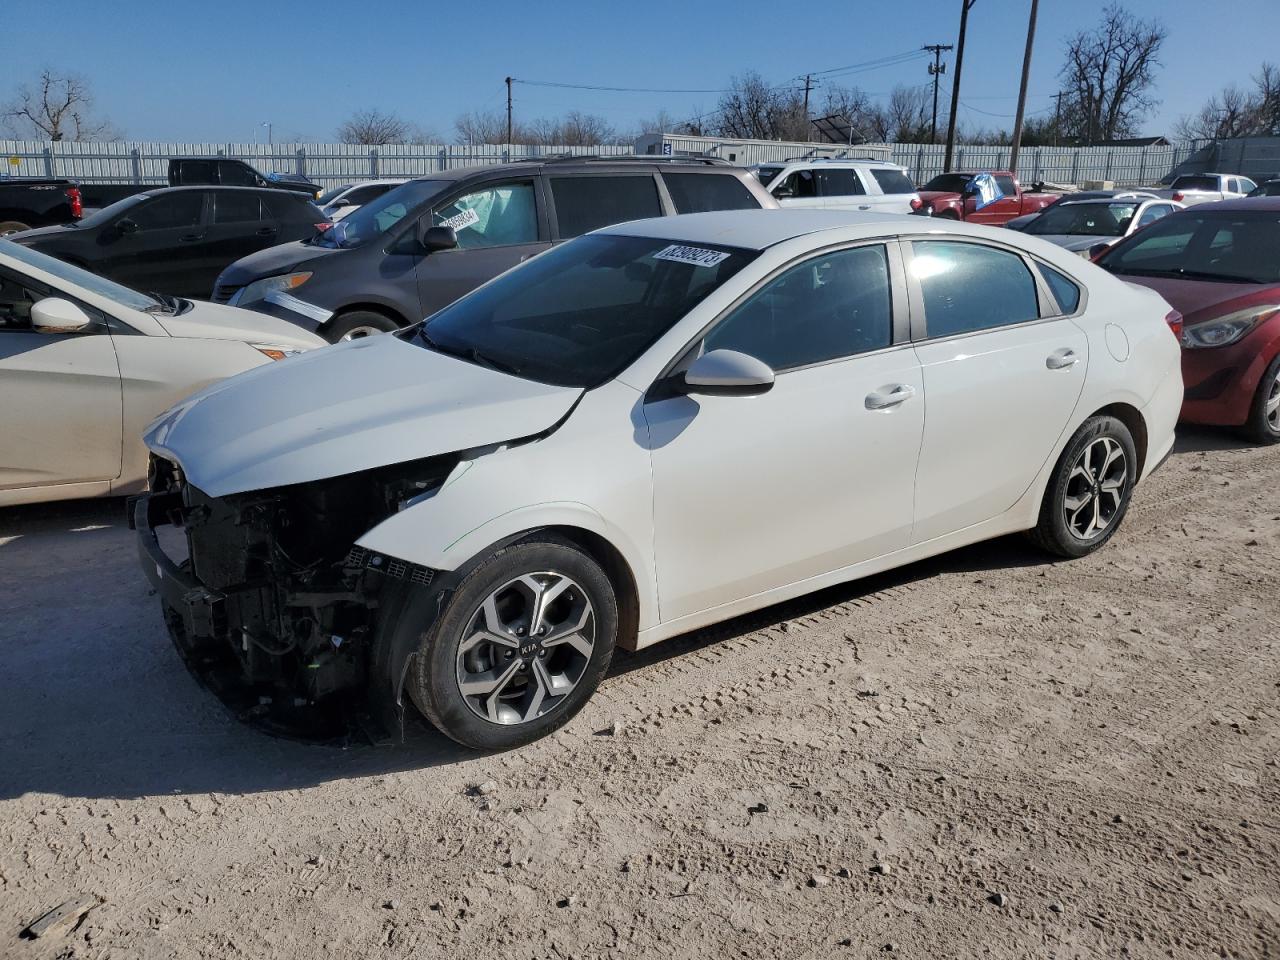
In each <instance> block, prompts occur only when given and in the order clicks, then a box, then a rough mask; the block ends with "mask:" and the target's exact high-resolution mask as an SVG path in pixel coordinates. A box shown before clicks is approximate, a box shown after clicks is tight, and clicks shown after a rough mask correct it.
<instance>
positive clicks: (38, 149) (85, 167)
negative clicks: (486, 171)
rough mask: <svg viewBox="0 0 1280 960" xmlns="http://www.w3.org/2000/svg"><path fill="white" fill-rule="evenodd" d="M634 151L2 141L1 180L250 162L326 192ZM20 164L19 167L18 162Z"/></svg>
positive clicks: (126, 177) (113, 179)
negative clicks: (225, 160)
mask: <svg viewBox="0 0 1280 960" xmlns="http://www.w3.org/2000/svg"><path fill="white" fill-rule="evenodd" d="M633 152H634V151H633V150H632V148H631V147H629V146H616V145H606V146H597V147H550V146H548V147H538V146H524V145H520V144H512V145H510V146H490V145H483V144H482V145H476V146H469V145H466V144H461V145H459V144H396V145H388V146H382V147H365V146H358V145H355V144H346V143H277V144H274V145H270V146H269V145H267V144H252V143H248V144H246V143H140V142H127V141H126V142H117V143H92V142H91V143H71V142H67V141H58V142H50V141H42V140H0V175H3V174H5V173H8V174H10V175H12V176H15V177H70V178H72V179H75V180H81V181H84V182H85V183H142V184H159V183H167V182H168V163H169V160H170V158H172V157H212V156H225V157H231V158H233V159H237V160H245V161H247V162H248V163H250V164H252V165H253V166H254V167H256V168H257V169H258V170H260V171H261V172H263V173H300V174H303V175H304V176H307V177H309V178H311V179H312V180H314V181H315V182H316V183H319V184H321V185H323V186H332V185H337V184H339V183H345V182H347V181H350V180H364V179H368V178H372V177H420V176H422V175H424V174H428V173H435V172H437V171H439V170H449V169H453V168H454V167H464V166H473V165H476V164H486V163H504V162H506V161H508V160H521V159H524V158H526V157H537V156H547V155H551V154H565V153H571V154H574V155H583V154H598V155H602V156H618V155H630V154H632V153H633ZM15 158H16V160H17V162H16V163H15V162H14V160H15Z"/></svg>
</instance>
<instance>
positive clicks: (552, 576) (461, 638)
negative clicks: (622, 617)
mask: <svg viewBox="0 0 1280 960" xmlns="http://www.w3.org/2000/svg"><path fill="white" fill-rule="evenodd" d="M617 634H618V603H617V598H616V596H615V594H614V591H613V585H612V584H611V583H610V581H609V578H608V576H607V575H606V574H605V572H604V570H603V569H601V567H600V565H599V564H598V563H596V561H595V560H594V559H592V558H591V557H590V556H589V555H587V554H586V553H584V552H583V551H582V550H581V549H580V548H579V547H578V546H576V545H575V544H573V543H570V542H569V541H568V540H564V539H561V538H559V537H555V536H549V535H541V536H535V537H531V538H529V539H527V540H522V541H520V542H518V543H514V544H512V545H510V546H507V547H503V548H502V549H500V550H497V551H495V552H494V553H493V554H492V555H491V556H489V557H487V558H485V559H484V560H482V561H481V562H480V563H479V564H478V565H476V566H475V567H474V569H472V570H471V571H470V572H469V573H467V574H466V575H465V576H464V577H463V579H462V581H461V583H459V585H458V588H457V590H455V591H454V593H453V596H452V597H451V598H450V600H449V604H448V606H447V607H445V609H444V610H443V611H442V612H441V614H440V615H439V617H437V618H436V620H435V622H434V623H433V624H432V625H431V626H430V628H428V629H427V630H426V631H425V632H424V633H423V635H422V637H421V639H420V641H419V645H418V649H417V653H416V655H415V656H414V658H413V663H412V666H411V668H410V671H409V676H408V681H407V686H408V687H409V695H410V697H411V698H412V699H413V702H414V703H415V704H416V705H417V707H418V709H419V710H420V711H422V714H423V715H424V716H425V717H426V718H427V719H428V720H430V721H431V723H432V724H433V725H434V726H435V727H436V728H437V729H438V730H439V731H440V732H441V733H443V734H444V735H445V736H447V737H450V738H451V739H453V740H456V741H457V742H458V743H460V744H462V745H463V746H465V747H470V748H472V749H474V750H509V749H511V748H513V747H518V746H521V745H522V744H526V743H529V742H530V741H533V740H537V739H538V738H540V737H544V736H546V735H547V734H549V733H551V732H552V731H554V730H556V729H558V728H559V727H561V726H563V725H564V724H565V723H567V722H568V721H569V720H570V719H571V718H572V717H573V716H574V714H576V713H577V712H578V711H579V710H581V709H582V707H583V705H584V704H585V703H586V702H587V700H588V699H589V698H590V696H591V694H592V693H594V692H595V689H596V687H598V686H599V685H600V681H601V680H602V679H603V678H604V675H605V673H606V671H608V669H609V662H610V660H611V659H612V657H613V649H614V644H615V642H616V640H617ZM544 643H545V644H546V645H545V646H544V645H543V644H544Z"/></svg>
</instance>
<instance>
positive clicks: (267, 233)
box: [258, 227, 277, 237]
mask: <svg viewBox="0 0 1280 960" xmlns="http://www.w3.org/2000/svg"><path fill="white" fill-rule="evenodd" d="M276 233H277V231H276V228H275V227H263V228H262V229H261V230H259V231H258V236H260V237H274V236H275V235H276Z"/></svg>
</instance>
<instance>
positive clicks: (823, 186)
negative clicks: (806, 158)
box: [816, 167, 867, 197]
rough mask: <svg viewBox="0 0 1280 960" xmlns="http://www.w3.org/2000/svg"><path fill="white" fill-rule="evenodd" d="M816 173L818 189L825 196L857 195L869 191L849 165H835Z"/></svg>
mask: <svg viewBox="0 0 1280 960" xmlns="http://www.w3.org/2000/svg"><path fill="white" fill-rule="evenodd" d="M816 173H817V177H818V190H819V191H820V192H821V193H822V195H823V196H824V197H856V196H860V195H862V194H865V193H866V192H867V191H866V190H864V189H863V187H862V181H861V180H859V179H858V175H857V174H856V173H854V172H853V171H852V170H850V169H849V168H848V167H834V168H831V169H828V170H818V171H816Z"/></svg>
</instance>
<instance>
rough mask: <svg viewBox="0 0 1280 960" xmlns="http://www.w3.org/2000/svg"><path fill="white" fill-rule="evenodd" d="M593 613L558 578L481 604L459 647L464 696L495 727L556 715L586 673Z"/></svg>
mask: <svg viewBox="0 0 1280 960" xmlns="http://www.w3.org/2000/svg"><path fill="white" fill-rule="evenodd" d="M595 629H596V619H595V611H594V610H593V608H592V606H591V601H590V599H589V598H588V597H587V594H586V591H584V590H583V589H582V588H581V587H580V586H579V585H578V584H576V583H574V581H572V580H571V579H569V578H568V577H566V576H564V575H563V574H560V573H555V572H550V571H548V572H543V573H528V574H524V575H523V576H520V577H517V578H516V579H514V580H511V581H509V582H508V583H505V584H503V585H502V586H501V587H499V588H498V589H497V590H494V591H493V592H492V593H490V594H489V596H488V597H486V598H485V600H484V602H483V603H482V604H480V607H479V609H478V610H476V611H475V613H474V614H473V615H472V616H471V618H470V620H469V621H468V625H467V628H466V630H465V631H464V632H463V636H462V640H461V642H460V643H459V644H458V654H457V679H458V690H459V691H460V692H461V693H462V698H463V700H464V701H465V702H466V704H467V706H468V708H470V710H471V712H472V713H474V714H476V716H478V717H480V718H482V719H484V720H488V721H490V722H491V723H501V724H518V723H527V722H529V721H530V720H534V719H536V718H537V717H540V716H543V715H544V714H546V713H547V712H549V711H550V710H553V709H554V708H555V707H556V706H557V705H558V704H560V703H562V702H563V701H564V698H565V697H566V696H567V695H568V694H569V693H570V691H572V690H573V689H574V688H575V687H576V686H577V685H578V682H579V681H580V680H581V679H582V677H583V674H584V673H586V670H587V665H588V664H589V662H590V660H591V654H592V651H593V650H594V649H595Z"/></svg>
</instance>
